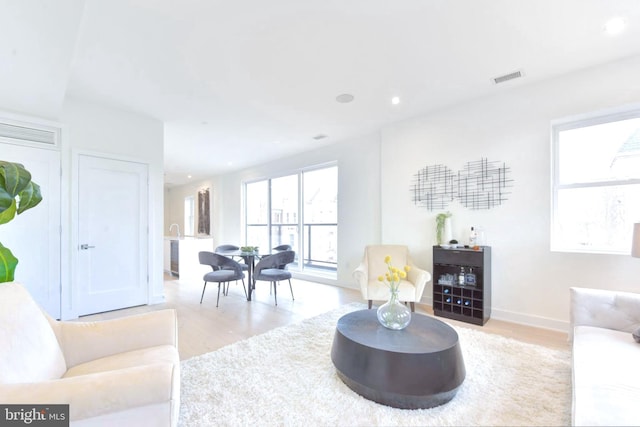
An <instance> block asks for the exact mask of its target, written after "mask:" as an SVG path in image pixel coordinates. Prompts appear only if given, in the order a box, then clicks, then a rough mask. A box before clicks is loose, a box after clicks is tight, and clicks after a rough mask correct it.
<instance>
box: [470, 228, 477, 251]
mask: <svg viewBox="0 0 640 427" xmlns="http://www.w3.org/2000/svg"><path fill="white" fill-rule="evenodd" d="M477 244H478V232H477V231H476V229H475V227H471V231H470V232H469V246H471V247H474V246H476V245H477Z"/></svg>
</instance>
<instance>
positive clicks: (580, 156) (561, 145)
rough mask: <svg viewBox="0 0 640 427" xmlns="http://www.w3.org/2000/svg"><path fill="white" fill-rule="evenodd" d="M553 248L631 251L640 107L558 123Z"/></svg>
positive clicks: (639, 177)
mask: <svg viewBox="0 0 640 427" xmlns="http://www.w3.org/2000/svg"><path fill="white" fill-rule="evenodd" d="M553 157H554V163H553V225H552V233H551V245H552V250H558V251H571V252H598V253H619V254H629V252H630V248H631V234H632V230H633V223H634V222H638V221H640V110H636V111H627V112H625V113H619V114H612V115H607V116H601V117H598V118H592V119H587V120H581V121H575V122H570V123H563V124H558V125H555V126H554V127H553Z"/></svg>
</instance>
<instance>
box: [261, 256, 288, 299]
mask: <svg viewBox="0 0 640 427" xmlns="http://www.w3.org/2000/svg"><path fill="white" fill-rule="evenodd" d="M295 257H296V253H295V252H294V251H282V252H278V253H275V254H273V255H269V256H267V257H264V258H262V259H261V260H260V262H258V264H256V267H255V269H254V270H253V286H254V288H255V283H256V281H258V280H263V281H266V282H270V285H269V286H270V287H272V288H273V297H274V299H275V303H276V305H278V290H277V286H276V284H277V283H278V282H280V281H281V280H288V281H289V289H290V290H291V299H292V300H295V298H294V297H293V287H292V286H291V272H290V271H288V270H287V269H286V266H287V264H291V263H292V262H293V261H294V260H295ZM281 266H282V267H281Z"/></svg>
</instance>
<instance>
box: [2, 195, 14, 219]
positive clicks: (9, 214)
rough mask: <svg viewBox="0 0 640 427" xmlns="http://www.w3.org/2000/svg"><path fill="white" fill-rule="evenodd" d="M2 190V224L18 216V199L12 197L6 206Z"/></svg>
mask: <svg viewBox="0 0 640 427" xmlns="http://www.w3.org/2000/svg"><path fill="white" fill-rule="evenodd" d="M1 193H2V191H0V224H6V223H7V222H9V221H11V220H12V219H13V217H14V216H16V199H14V198H11V199H10V200H9V205H8V206H6V207H5V206H4V202H5V199H3V198H1V196H2V194H1Z"/></svg>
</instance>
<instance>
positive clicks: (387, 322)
mask: <svg viewBox="0 0 640 427" xmlns="http://www.w3.org/2000/svg"><path fill="white" fill-rule="evenodd" d="M377 314H378V321H379V322H380V324H381V325H382V326H384V327H385V328H388V329H393V330H395V331H399V330H401V329H404V328H406V327H407V326H408V325H409V322H411V310H409V307H407V306H406V305H404V304H402V303H401V302H400V301H398V290H397V289H396V290H391V296H390V297H389V301H387V302H386V303H384V304H382V305H381V306H380V307H378V313H377Z"/></svg>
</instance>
